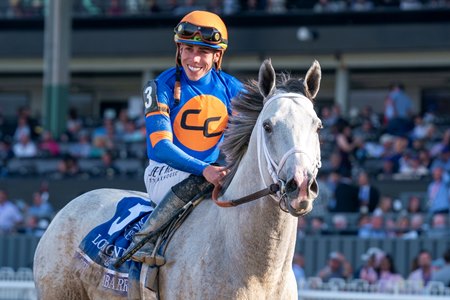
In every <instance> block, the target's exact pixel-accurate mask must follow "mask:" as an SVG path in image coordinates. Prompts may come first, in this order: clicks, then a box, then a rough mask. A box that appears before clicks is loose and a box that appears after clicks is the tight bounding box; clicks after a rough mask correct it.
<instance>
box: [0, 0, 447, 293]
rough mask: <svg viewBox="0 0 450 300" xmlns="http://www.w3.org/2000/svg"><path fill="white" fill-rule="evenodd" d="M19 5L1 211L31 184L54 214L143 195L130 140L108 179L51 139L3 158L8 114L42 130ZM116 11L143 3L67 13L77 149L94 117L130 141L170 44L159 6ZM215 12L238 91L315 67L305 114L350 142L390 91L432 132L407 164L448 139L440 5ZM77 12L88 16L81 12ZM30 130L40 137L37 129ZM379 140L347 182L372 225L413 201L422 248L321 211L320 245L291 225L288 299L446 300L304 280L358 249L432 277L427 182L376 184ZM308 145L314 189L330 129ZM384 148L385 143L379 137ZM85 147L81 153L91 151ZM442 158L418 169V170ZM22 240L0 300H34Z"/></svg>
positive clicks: (140, 145) (440, 242) (5, 265)
mask: <svg viewBox="0 0 450 300" xmlns="http://www.w3.org/2000/svg"><path fill="white" fill-rule="evenodd" d="M12 2H17V3H20V2H22V4H23V5H25V6H23V7H21V9H20V10H14V9H12V8H11V7H10V3H12ZM31 2H35V3H39V2H40V1H0V28H1V29H0V39H1V40H2V41H4V42H3V43H2V47H0V78H1V79H2V80H0V124H1V128H0V141H1V142H2V144H1V146H0V189H3V188H7V190H8V193H9V196H10V198H11V199H12V200H13V201H15V202H16V203H17V204H18V205H19V206H20V207H26V206H27V205H30V204H31V195H32V193H33V192H34V191H36V190H39V189H40V187H41V185H42V182H43V180H44V179H45V183H46V184H47V185H48V190H49V192H50V195H51V198H50V199H51V203H52V205H53V206H54V208H55V209H56V210H58V209H60V208H61V207H63V206H64V205H65V204H67V202H69V201H70V200H71V199H73V198H75V197H76V196H78V195H79V194H81V193H83V192H86V191H88V190H92V189H95V188H102V187H115V188H121V189H134V190H144V185H143V180H142V175H143V172H144V168H145V164H146V155H145V143H144V141H143V140H142V139H139V136H134V137H133V138H136V137H137V139H134V140H120V141H115V143H114V147H113V149H112V152H113V155H114V163H113V165H111V166H108V167H105V165H104V164H103V161H102V157H101V155H100V154H99V153H95V154H92V155H87V156H81V155H79V153H80V152H77V151H79V149H80V148H79V147H80V145H79V143H78V142H79V141H78V140H73V139H70V138H68V137H67V136H64V137H63V136H59V137H55V140H56V141H57V143H58V146H59V153H58V155H49V153H47V152H46V153H43V152H40V153H39V154H38V155H37V156H36V157H32V158H20V157H15V156H14V155H12V156H11V155H7V154H8V153H9V152H8V146H12V143H13V141H12V136H13V135H14V132H15V130H16V127H17V124H16V123H17V113H18V111H19V110H20V109H21V108H23V107H27V108H29V110H30V114H31V116H32V117H33V119H34V120H35V121H36V123H37V125H40V124H42V123H43V122H42V121H43V120H44V119H45V118H49V117H51V116H48V115H46V112H45V110H44V109H43V107H44V106H45V103H44V98H43V67H42V66H43V36H44V15H45V14H44V10H40V9H39V7H34V8H33V9H31V8H30V7H27V6H26V3H31ZM42 2H44V1H42ZM129 2H130V3H131V2H134V3H137V4H136V5H139V3H141V4H142V3H144V2H145V1H125V0H124V1H120V2H119V3H121V4H122V5H123V6H122V7H121V10H119V13H117V14H114V15H112V14H110V13H108V11H109V8H110V7H109V5H110V1H106V0H102V1H78V0H74V6H73V11H72V13H73V23H72V49H71V55H72V57H71V61H70V66H69V70H70V74H71V80H70V97H69V99H68V101H69V103H68V107H71V108H74V109H75V110H76V111H77V113H78V117H79V119H80V120H81V122H82V123H83V134H86V135H87V136H89V137H91V138H92V137H93V134H94V132H95V129H96V128H98V127H99V126H101V125H102V122H103V121H104V117H105V116H108V115H109V114H111V113H112V114H113V115H114V116H115V117H114V118H113V119H114V120H116V119H117V117H118V116H119V114H120V112H121V111H122V110H127V111H128V112H129V117H130V119H132V120H133V121H136V126H137V131H139V126H142V124H139V121H138V120H139V118H140V116H141V114H142V111H141V100H140V93H141V87H142V85H143V83H145V82H146V81H147V80H148V79H150V78H153V77H155V76H156V75H158V74H159V73H160V72H161V71H162V70H164V69H166V68H168V67H171V66H173V64H174V56H173V54H174V51H175V47H174V45H173V42H172V40H171V38H170V36H171V34H172V29H173V27H174V25H175V23H176V22H177V21H178V16H176V15H175V13H174V12H173V11H171V10H169V8H168V7H167V6H166V5H167V1H157V3H158V4H159V5H160V9H161V11H159V12H149V11H148V10H144V6H142V7H139V6H137V7H132V6H129V5H128V4H129ZM210 2H211V1H197V4H198V5H202V6H203V7H206V6H207V5H209V3H210ZM219 2H220V1H219ZM225 2H227V3H228V2H229V3H232V4H233V3H234V4H235V5H234V6H230V7H225V6H221V7H220V9H221V12H222V13H221V14H222V16H223V18H224V20H225V22H226V23H227V25H228V26H229V34H230V47H229V49H228V50H227V52H226V54H225V59H224V62H223V68H224V70H225V71H227V72H229V73H231V74H233V75H236V76H237V77H238V78H240V79H242V80H246V79H248V78H254V77H255V76H256V74H257V70H258V67H259V65H260V62H261V60H262V59H263V58H265V57H271V58H272V62H273V63H274V66H275V68H276V69H277V70H280V69H284V70H287V71H289V72H292V73H294V74H297V73H303V72H304V70H305V69H306V68H307V67H308V66H309V65H310V64H311V62H312V61H313V60H314V59H317V60H318V61H319V62H320V63H321V66H322V70H323V81H322V86H321V90H320V92H319V95H318V99H317V101H316V108H317V110H318V111H319V112H320V113H321V117H323V116H324V113H323V111H324V108H328V109H330V110H332V109H334V108H336V107H339V108H340V117H342V118H343V119H345V120H346V121H348V122H349V123H350V124H351V126H352V128H353V130H354V133H355V134H356V133H357V132H359V134H361V132H362V133H364V132H363V131H362V129H361V128H362V121H361V119H360V116H361V112H362V111H364V109H365V108H366V107H367V106H370V107H371V109H373V114H374V115H375V116H376V118H377V119H378V121H379V122H380V123H382V122H383V118H384V100H385V98H386V95H387V94H388V87H389V85H390V84H391V83H392V82H394V81H399V82H402V83H403V84H404V86H405V90H406V92H407V94H408V95H409V96H410V97H411V100H412V103H413V106H414V108H415V112H416V113H418V114H421V115H422V116H424V117H427V116H428V117H430V119H429V120H431V121H429V123H431V124H432V127H433V135H432V136H430V137H427V138H426V139H424V140H420V141H419V142H418V143H423V144H421V145H419V146H417V148H413V147H416V146H414V143H413V140H412V139H411V140H410V142H411V143H410V144H409V145H408V147H407V148H406V149H405V152H408V151H409V150H414V151H416V152H414V153H413V154H417V155H418V154H419V152H420V150H422V149H427V150H429V151H428V152H430V153H429V154H430V155H432V154H431V153H432V151H431V149H434V148H433V147H435V146H436V145H437V144H439V143H440V142H443V141H444V139H445V138H444V136H445V135H446V131H448V128H449V127H450V85H449V83H450V51H449V50H450V39H449V38H448V36H449V32H450V21H449V20H450V6H449V4H448V1H432V0H428V1H426V0H424V1H412V0H410V1H407V0H404V1H397V2H395V1H392V2H395V3H396V6H389V7H388V6H387V4H386V3H387V2H391V1H381V0H376V1H369V0H366V1H354V2H370V3H372V5H371V6H370V8H369V9H364V10H356V9H355V8H352V6H351V5H350V2H351V1H348V2H346V3H347V4H348V5H347V4H346V5H344V7H342V6H340V8H339V9H338V10H336V8H335V9H334V10H332V11H330V10H323V8H315V7H316V4H317V3H318V2H319V1H296V0H286V1H267V2H273V3H275V4H276V5H277V6H275V7H264V6H260V7H257V8H256V9H254V10H251V9H248V8H245V7H244V6H242V7H240V6H239V5H238V4H240V3H244V2H245V1H223V4H224V3H225ZM257 2H261V3H263V2H265V1H257ZM329 2H331V3H338V2H339V1H329ZM409 2H416V4H415V5H416V7H415V8H413V9H408V4H410V3H409ZM86 3H92V5H93V6H91V7H86ZM402 3H403V4H402ZM338 4H339V3H338ZM341 4H342V3H341ZM341 4H339V5H341ZM208 8H209V7H208ZM36 128H37V129H38V131H39V130H42V128H41V127H40V126H36ZM141 129H142V127H141ZM385 130H386V128H385V127H383V125H380V127H378V128H377V130H376V131H375V132H374V133H373V132H371V134H373V135H370V136H369V135H367V136H366V137H367V139H366V140H365V145H366V147H367V148H369V150H368V152H369V153H370V154H368V155H366V156H365V157H364V159H359V160H356V159H355V160H353V161H352V163H353V168H354V169H353V170H352V174H351V175H356V174H357V173H358V172H359V171H360V170H365V171H367V172H368V173H369V175H370V176H371V181H372V183H373V185H374V186H375V187H377V188H378V189H379V190H380V191H381V192H382V194H383V195H388V196H390V197H392V199H393V200H394V202H395V203H396V205H399V206H398V207H400V208H398V207H397V208H396V209H395V210H394V209H393V210H392V211H391V212H389V213H388V214H385V217H387V218H388V219H390V220H397V219H398V218H400V216H402V215H404V214H405V210H406V208H407V206H408V203H409V199H410V197H411V196H417V197H418V198H419V199H420V206H421V208H422V211H421V212H420V215H421V216H422V217H423V218H424V224H423V225H422V227H421V230H422V236H420V237H419V238H414V239H406V238H402V237H400V235H398V236H397V234H396V236H395V237H394V236H390V237H389V238H385V239H375V238H369V239H361V238H358V236H357V232H358V229H359V227H360V225H359V219H360V217H361V216H360V213H359V212H344V213H342V215H343V216H344V217H345V219H346V220H347V222H348V224H349V228H347V229H346V230H347V231H346V232H344V231H341V230H338V229H336V228H334V227H333V224H332V218H333V216H335V215H336V213H335V212H333V211H328V210H327V212H326V214H325V215H323V216H322V217H323V219H324V223H325V225H324V228H325V229H324V230H323V231H322V232H321V233H320V234H311V220H312V216H307V217H305V218H302V220H300V223H303V222H304V223H305V228H299V231H302V230H304V232H303V233H304V235H303V236H301V237H299V240H298V243H297V252H299V253H302V254H303V255H304V257H305V258H306V259H307V260H306V262H305V266H304V271H305V274H306V279H305V280H304V281H301V282H300V284H299V289H300V294H301V298H300V299H305V300H307V299H311V300H312V299H387V298H393V299H398V300H400V299H424V300H428V299H439V298H445V297H449V296H450V293H449V290H448V287H446V286H442V285H440V284H439V283H435V282H431V284H430V285H429V286H422V288H421V290H420V291H416V290H414V289H413V288H412V285H411V282H404V283H403V285H399V286H396V287H393V290H392V291H390V292H391V293H393V294H395V297H392V295H389V296H386V295H385V294H383V293H382V292H381V291H379V290H377V287H376V286H374V285H371V284H368V283H365V282H361V281H358V280H357V279H356V278H352V279H349V280H345V281H342V280H332V281H329V282H326V281H323V280H321V279H320V278H317V277H316V275H317V271H318V270H319V269H320V268H321V267H323V266H324V265H325V264H326V262H327V257H328V256H329V254H330V253H331V252H333V251H340V252H341V253H343V254H344V255H345V256H346V257H347V259H348V260H349V262H350V263H351V264H352V266H353V267H354V268H357V267H358V266H359V265H360V264H361V260H360V257H361V255H362V254H363V253H365V252H366V250H367V249H369V248H370V247H378V248H380V249H383V250H384V251H386V252H389V253H390V254H392V255H393V256H394V258H395V261H396V266H397V269H398V271H399V273H401V275H402V276H403V277H404V278H406V277H407V276H408V274H409V272H410V264H411V262H412V261H413V260H414V257H415V255H416V254H417V253H418V252H419V251H420V250H422V249H427V250H429V251H430V252H431V253H432V256H433V259H434V262H436V263H437V261H438V259H439V258H440V257H441V256H442V254H443V253H444V251H445V250H446V249H448V248H450V242H449V241H450V239H449V237H450V236H449V235H445V236H444V238H429V237H428V236H427V235H426V232H427V231H428V229H429V228H430V227H431V216H430V214H429V212H428V210H427V209H428V208H429V206H428V204H429V202H428V200H429V199H428V195H427V187H428V185H429V184H430V182H432V177H431V175H430V174H429V173H428V174H427V175H418V174H400V173H397V174H384V173H383V165H384V162H385V159H384V158H382V157H380V156H379V155H377V153H378V152H377V151H378V150H379V147H380V146H381V145H382V140H383V139H382V137H383V135H384V134H385V133H386V132H385ZM321 138H322V140H323V144H322V162H323V167H322V169H321V171H320V175H323V176H324V178H327V176H328V175H329V173H332V172H333V170H334V166H333V161H332V156H333V153H334V152H335V150H336V148H335V146H336V132H335V131H334V127H333V126H332V125H330V126H325V128H324V130H323V131H322V133H321ZM384 138H385V139H386V140H388V139H389V138H392V137H389V136H386V135H384ZM34 141H35V142H39V138H38V137H35V139H34ZM90 143H91V144H92V145H93V144H94V139H91V140H90ZM447 143H448V142H447ZM442 149H443V148H441V149H440V151H439V150H437V152H436V153H434V154H433V155H434V156H430V158H429V159H430V164H429V165H428V166H427V167H428V169H431V162H432V161H433V160H436V158H437V157H438V156H439V155H440V154H441V152H442ZM406 150H408V151H406ZM74 153H75V155H78V158H77V163H78V167H79V171H78V172H77V175H76V176H75V177H71V176H65V175H63V174H62V173H61V172H60V164H61V162H62V160H64V159H65V157H66V156H68V155H73V154H74ZM91 153H93V152H91ZM354 183H355V181H354ZM408 216H411V215H408ZM449 225H450V224H447V227H446V230H447V233H448V232H449V228H450V227H449ZM25 229H26V228H18V229H17V230H16V232H15V233H14V234H0V267H2V268H1V269H0V299H35V297H36V295H35V293H34V290H33V285H32V283H31V282H30V280H31V275H30V270H31V269H32V257H33V253H34V248H35V247H36V244H37V242H38V240H39V238H38V237H36V236H30V235H28V234H26V232H27V231H26V230H25ZM394 231H395V230H394ZM349 232H351V234H350V236H349V235H348V233H349ZM397 233H398V232H397ZM337 291H339V292H340V293H336V292H337Z"/></svg>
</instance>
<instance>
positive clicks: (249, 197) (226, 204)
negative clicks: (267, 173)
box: [212, 183, 281, 207]
mask: <svg viewBox="0 0 450 300" xmlns="http://www.w3.org/2000/svg"><path fill="white" fill-rule="evenodd" d="M221 189H222V187H221V186H220V185H216V186H214V190H213V192H212V199H213V201H214V203H216V204H217V205H218V206H220V207H233V206H238V205H241V204H244V203H247V202H251V201H253V200H256V199H259V198H262V197H264V196H267V195H275V194H276V193H277V192H278V191H280V189H281V188H280V184H278V183H272V184H271V185H270V186H269V187H267V188H265V189H262V190H260V191H257V192H255V193H253V194H250V195H247V196H244V197H241V198H238V199H234V200H228V201H219V199H218V198H219V193H220V190H221Z"/></svg>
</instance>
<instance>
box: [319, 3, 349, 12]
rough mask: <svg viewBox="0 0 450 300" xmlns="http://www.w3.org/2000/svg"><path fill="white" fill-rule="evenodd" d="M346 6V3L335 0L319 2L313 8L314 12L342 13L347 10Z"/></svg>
mask: <svg viewBox="0 0 450 300" xmlns="http://www.w3.org/2000/svg"><path fill="white" fill-rule="evenodd" d="M346 8H347V7H346V4H345V2H344V1H334V0H319V1H318V2H317V3H316V4H315V5H314V7H313V10H314V12H316V13H322V12H341V11H343V10H345V9H346Z"/></svg>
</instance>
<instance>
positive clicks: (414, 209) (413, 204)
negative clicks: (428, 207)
mask: <svg viewBox="0 0 450 300" xmlns="http://www.w3.org/2000/svg"><path fill="white" fill-rule="evenodd" d="M421 202H422V201H421V200H420V198H419V196H417V195H411V196H409V198H408V202H407V204H406V211H407V212H408V213H409V214H416V213H423V210H422V207H421Z"/></svg>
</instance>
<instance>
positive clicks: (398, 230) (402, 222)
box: [395, 212, 410, 237]
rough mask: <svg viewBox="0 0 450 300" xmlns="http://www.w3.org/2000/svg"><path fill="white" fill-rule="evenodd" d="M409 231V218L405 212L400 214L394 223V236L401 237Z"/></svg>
mask: <svg viewBox="0 0 450 300" xmlns="http://www.w3.org/2000/svg"><path fill="white" fill-rule="evenodd" d="M409 229H410V224H409V216H408V214H407V213H406V212H402V213H400V214H399V215H398V216H397V220H396V222H395V236H397V237H401V236H403V235H404V234H405V233H407V232H408V231H409Z"/></svg>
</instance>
